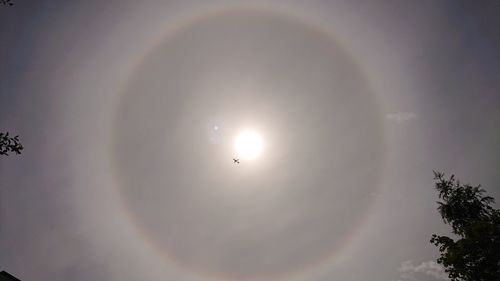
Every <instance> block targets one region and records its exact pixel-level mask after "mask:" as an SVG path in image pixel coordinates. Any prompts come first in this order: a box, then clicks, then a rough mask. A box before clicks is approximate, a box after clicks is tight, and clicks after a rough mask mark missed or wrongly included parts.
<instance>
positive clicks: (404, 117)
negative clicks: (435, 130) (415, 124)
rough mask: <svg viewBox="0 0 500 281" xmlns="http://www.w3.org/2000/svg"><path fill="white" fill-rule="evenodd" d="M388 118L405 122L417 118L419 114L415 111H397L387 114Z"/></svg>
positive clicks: (399, 122)
mask: <svg viewBox="0 0 500 281" xmlns="http://www.w3.org/2000/svg"><path fill="white" fill-rule="evenodd" d="M386 118H387V120H389V121H393V122H396V123H398V124H403V123H406V122H409V121H413V120H416V119H417V118H418V115H417V114H416V113H415V112H395V113H389V114H387V115H386Z"/></svg>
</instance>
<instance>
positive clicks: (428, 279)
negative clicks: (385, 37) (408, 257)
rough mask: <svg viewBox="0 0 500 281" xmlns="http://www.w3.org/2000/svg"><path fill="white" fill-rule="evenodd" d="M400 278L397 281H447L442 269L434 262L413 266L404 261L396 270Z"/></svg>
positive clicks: (410, 262) (409, 262)
mask: <svg viewBox="0 0 500 281" xmlns="http://www.w3.org/2000/svg"><path fill="white" fill-rule="evenodd" d="M398 271H399V273H400V277H399V279H398V280H397V281H449V280H450V279H449V278H448V274H447V273H446V272H445V271H444V268H443V267H442V266H441V265H439V264H438V263H436V262H435V261H426V262H422V263H421V264H418V265H415V264H413V263H412V261H404V262H402V263H401V266H400V267H399V269H398Z"/></svg>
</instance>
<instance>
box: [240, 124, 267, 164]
mask: <svg viewBox="0 0 500 281" xmlns="http://www.w3.org/2000/svg"><path fill="white" fill-rule="evenodd" d="M263 146H264V142H263V140H262V137H261V135H260V134H259V133H257V132H255V131H250V130H246V131H242V132H240V133H239V134H238V136H237V137H236V139H235V141H234V149H235V150H236V154H237V155H238V157H241V158H244V159H254V158H257V157H258V156H259V155H260V154H261V153H262V149H263Z"/></svg>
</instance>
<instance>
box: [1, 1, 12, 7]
mask: <svg viewBox="0 0 500 281" xmlns="http://www.w3.org/2000/svg"><path fill="white" fill-rule="evenodd" d="M0 4H3V5H4V6H14V3H13V2H12V0H0Z"/></svg>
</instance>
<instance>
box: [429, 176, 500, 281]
mask: <svg viewBox="0 0 500 281" xmlns="http://www.w3.org/2000/svg"><path fill="white" fill-rule="evenodd" d="M434 180H435V181H436V189H437V191H438V192H439V199H441V201H438V204H439V207H438V211H439V213H440V214H441V217H442V218H443V221H444V222H445V223H446V224H448V225H450V226H451V228H452V233H453V234H455V235H456V236H457V237H458V238H457V239H456V240H453V239H452V238H450V237H447V236H439V235H436V234H434V235H432V239H431V243H432V244H434V245H436V246H437V247H438V248H439V251H440V252H441V256H440V257H439V258H438V260H437V262H438V263H440V264H442V265H443V266H444V268H445V271H446V272H447V273H448V276H449V278H450V279H451V280H453V281H459V280H460V281H499V280H500V211H499V210H496V209H494V208H493V207H492V206H491V204H493V203H494V202H495V200H494V199H493V197H490V196H484V195H483V194H484V193H485V190H484V189H481V186H480V185H478V186H471V185H469V184H465V185H462V184H461V183H460V181H458V180H455V177H454V175H452V176H451V177H450V178H449V179H448V178H445V176H444V174H443V173H439V172H434Z"/></svg>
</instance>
